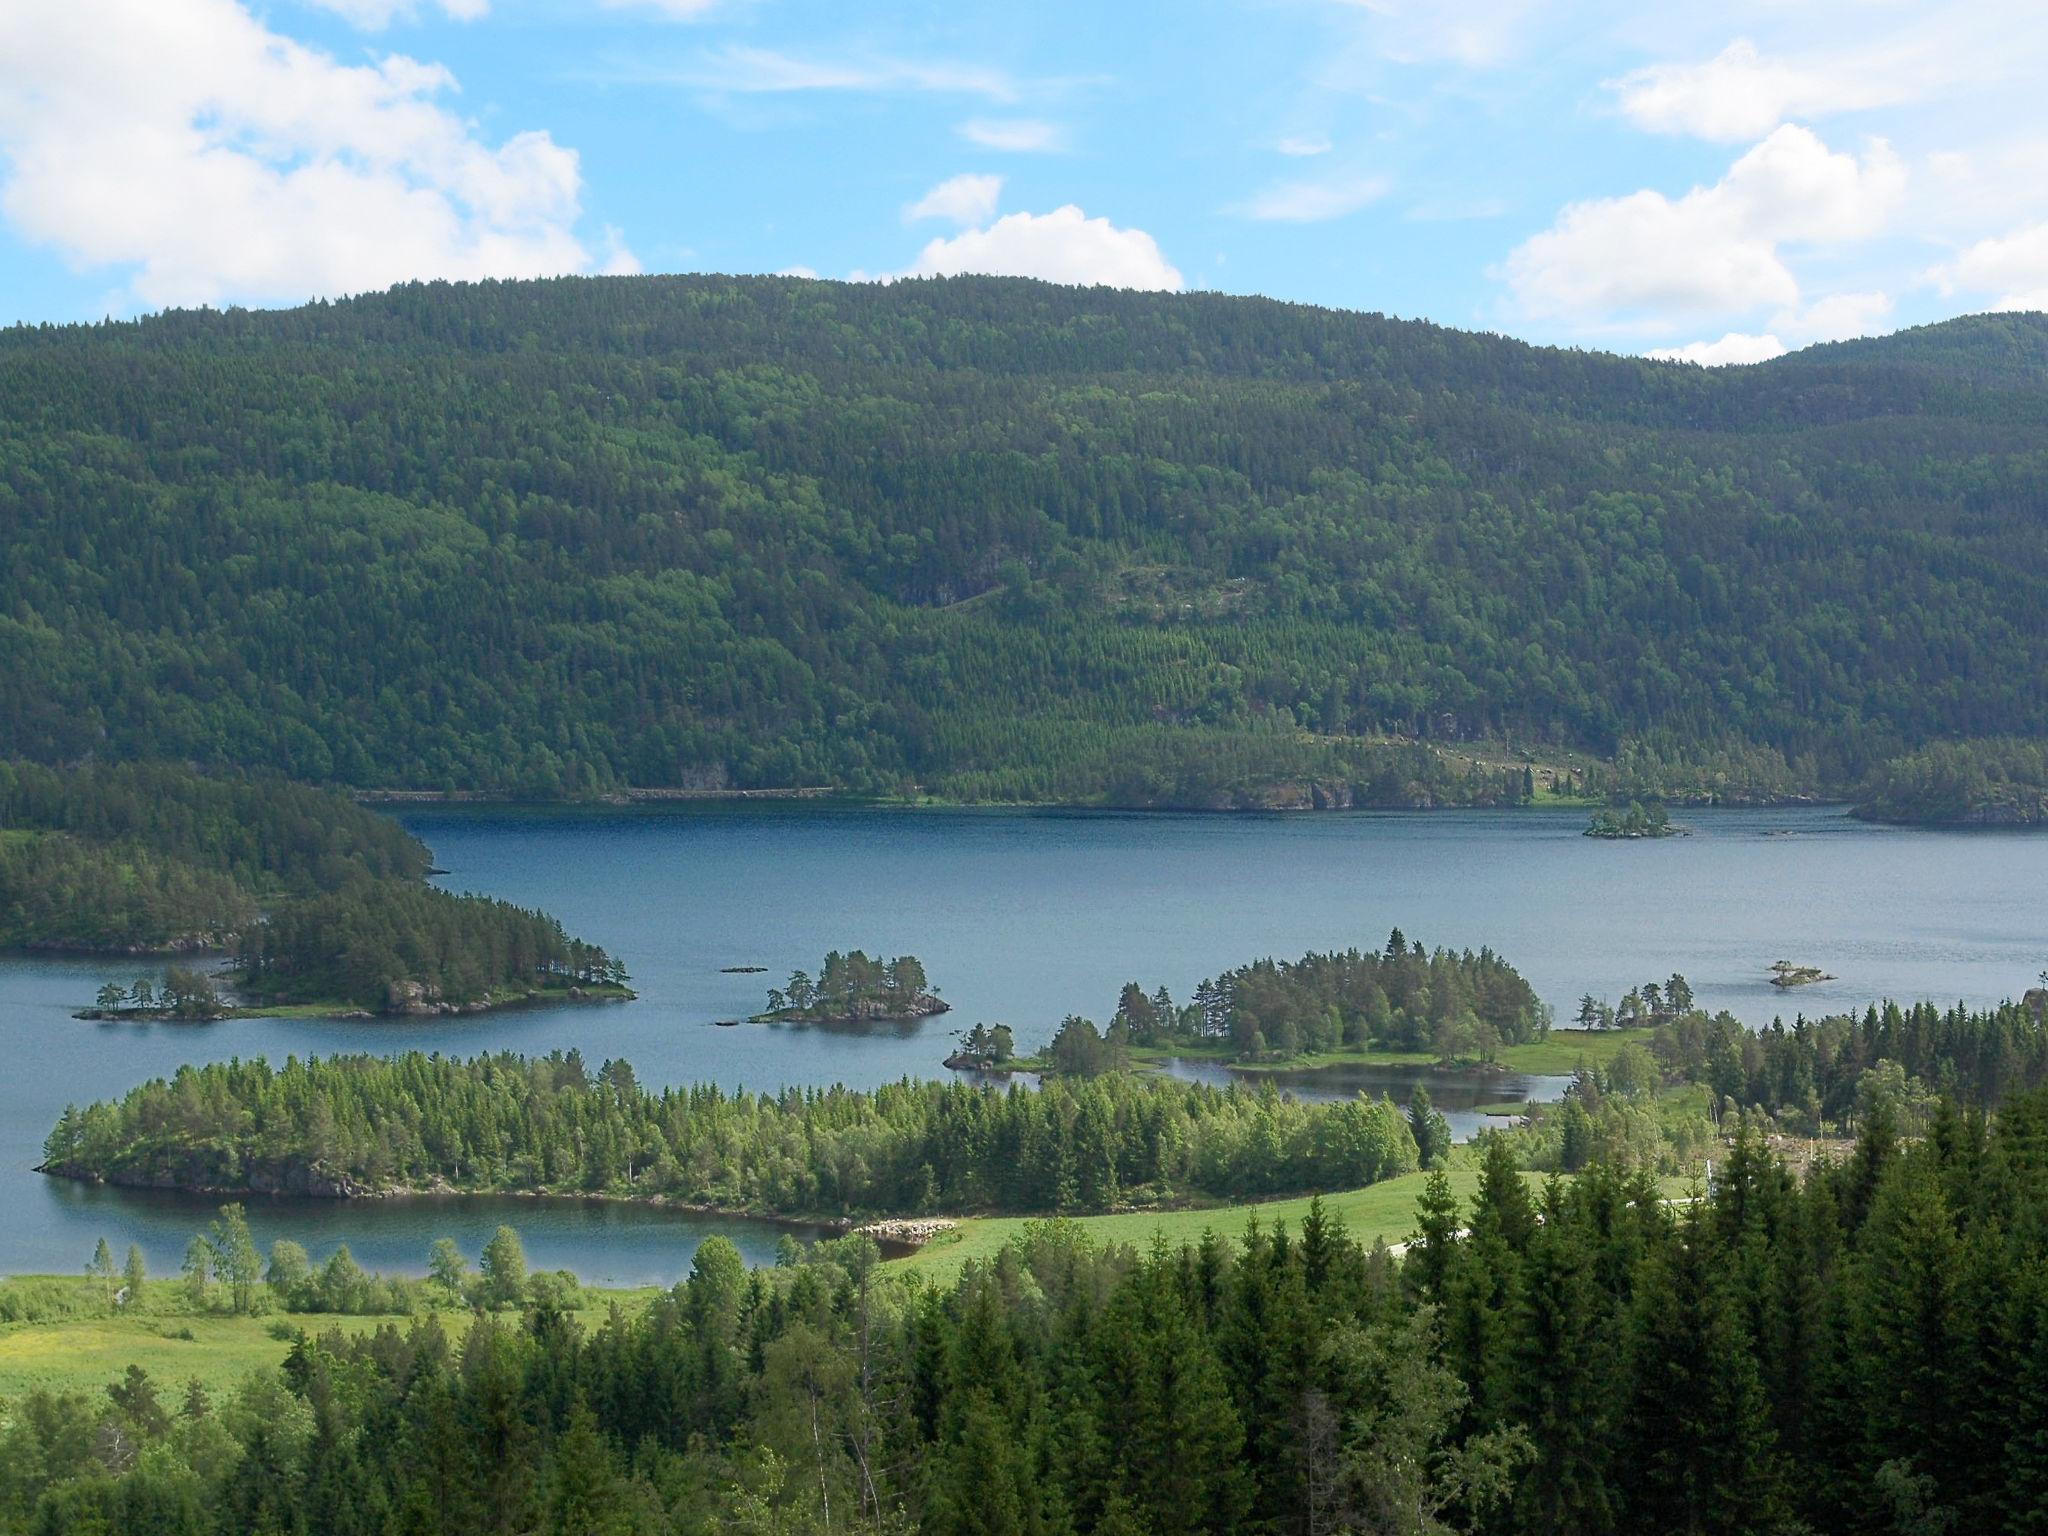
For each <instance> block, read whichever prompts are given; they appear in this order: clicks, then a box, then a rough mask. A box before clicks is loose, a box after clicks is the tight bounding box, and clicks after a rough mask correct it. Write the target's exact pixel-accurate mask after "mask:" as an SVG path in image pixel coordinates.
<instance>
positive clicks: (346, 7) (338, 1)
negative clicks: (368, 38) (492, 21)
mask: <svg viewBox="0 0 2048 1536" xmlns="http://www.w3.org/2000/svg"><path fill="white" fill-rule="evenodd" d="M307 3H308V4H311V5H316V6H318V7H319V8H320V9H321V10H323V11H332V12H333V13H334V14H335V15H337V16H339V17H340V18H341V19H342V20H343V21H345V22H347V23H348V24H349V25H350V26H352V27H359V28H361V29H362V30H363V31H365V32H381V31H383V30H384V29H385V28H386V27H388V26H390V25H391V23H392V22H394V21H411V20H412V19H413V18H414V17H416V16H418V15H419V13H420V11H421V9H422V6H421V4H420V0H307ZM436 3H437V5H438V8H439V9H440V10H441V12H442V13H443V14H444V15H447V16H451V17H453V18H454V19H455V20H457V21H475V20H476V19H477V18H478V17H480V16H483V15H484V14H486V13H487V12H488V11H489V10H490V8H491V5H490V0H436Z"/></svg>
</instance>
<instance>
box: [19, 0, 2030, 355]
mask: <svg viewBox="0 0 2048 1536" xmlns="http://www.w3.org/2000/svg"><path fill="white" fill-rule="evenodd" d="M2040 21H2041V9H2040V3H2039V0H2026V3H2015V0H1978V3H1964V4H1950V5H1945V6H1934V5H1926V4H1915V3H1904V0H1751V3H1730V4H1724V5H1712V4H1695V5H1687V6H1681V5H1651V6H1644V5H1640V4H1636V5H1623V4H1608V3H1597V0H1583V3H1571V0H1465V3H1462V4H1410V3H1408V0H1178V3H1163V0H1162V3H1152V0H1098V3H1094V4H1070V3H1065V0H1037V3H1031V4H1015V3H1011V4H979V5H976V4H958V3H955V4H950V5H939V4H929V3H887V0H872V3H868V4H860V5H855V4H847V3H837V4H828V3H820V0H317V3H316V0H267V3H265V0H61V3H52V0H0V292H4V294H5V301H4V303H0V320H30V321H40V320H57V321H62V320H78V319H93V318H98V317H99V316H101V315H105V314H120V315H127V314H135V313H140V312H145V311H148V310H151V309H156V308H161V307H164V306H166V305H175V304H196V303H213V304H224V303H247V304H280V303H292V302H297V301H299V300H301V299H304V298H307V297H310V296H312V295H315V294H337V293H345V292H352V291H360V290H362V289H366V288H376V287H382V286H385V285H386V284H388V283H390V282H393V281H397V280H400V279H402V278H406V277H430V276H448V277H475V276H484V275H506V276H513V275H530V274H535V273H542V272H566V271H585V272H596V271H636V270H638V271H650V272H652V271H701V270H710V271H739V272H775V271H798V272H804V273H811V274H816V275H820V276H824V277H831V278H849V277H850V278H856V279H870V280H871V279H879V278H886V277H890V276H894V275H898V274H905V273H913V272H950V271H997V272H1021V273H1026V274H1029V275H1036V276H1045V277H1050V278H1054V279H1058V280H1064V281H1080V282H1109V283H1115V284H1119V285H1123V286H1135V287H1169V288H1171V287H1185V288H1211V289H1222V290H1225V291H1228V292H1236V293H1263V294H1271V295H1274V296H1277V297H1281V298H1287V299H1299V300H1306V301H1311V302H1315V303H1322V304H1330V305H1336V306H1340V307H1344V308H1353V309H1371V310H1383V311H1387V312H1391V313H1394V314H1400V315H1412V316H1424V317H1427V318H1430V319H1433V320H1438V321H1441V322H1443V323H1445V324H1449V325H1457V326H1465V327H1477V328H1484V329H1492V330H1501V331H1506V332H1508V333H1510V334H1513V335H1517V336H1523V337H1527V338H1530V339H1532V340H1538V341H1546V342H1563V343H1570V344H1576V345H1588V346H1603V347H1613V348H1616V349H1620V350H1625V351H1646V350H1659V351H1669V352H1676V353H1678V354H1679V355H1686V356H1692V357H1695V358H1697V359H1700V360H1703V361H1744V360H1750V359H1753V358H1757V357H1763V356H1769V355H1772V354H1773V353H1774V352H1776V351H1779V350H1782V349H1784V348H1786V347H1789V346H1799V345H1804V344H1806V343H1809V342H1812V341H1815V340H1827V339H1833V338H1836V337H1840V336H1847V335H1856V334H1867V333H1874V332H1881V331H1884V330H1888V329H1892V328H1895V327H1897V326H1900V325H1905V324H1916V323H1920V322H1923V321H1926V320H1931V319H1938V318H1942V317H1945V316H1948V315H1953V314H1958V313H1963V312H1967V311H1970V310H1977V309H1986V308H1992V307H2022V308H2039V307H2042V306H2043V305H2044V304H2048V108H2044V106H2043V104H2042V101H2041V99H2040V97H2041V92H2040V91H2039V89H2038V86H2039V82H2040V81H2041V80H2042V79H2044V78H2048V36H2044V34H2048V28H2044V27H2043V26H2041V25H2040Z"/></svg>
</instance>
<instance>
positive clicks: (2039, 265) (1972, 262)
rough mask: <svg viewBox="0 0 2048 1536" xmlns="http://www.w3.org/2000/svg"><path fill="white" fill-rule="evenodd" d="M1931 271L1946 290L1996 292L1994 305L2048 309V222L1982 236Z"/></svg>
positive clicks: (1932, 275) (1950, 291) (1994, 293)
mask: <svg viewBox="0 0 2048 1536" xmlns="http://www.w3.org/2000/svg"><path fill="white" fill-rule="evenodd" d="M1928 275H1929V276H1930V277H1931V278H1932V279H1933V280H1934V282H1935V283H1936V284H1937V285H1938V286H1939V287H1940V289H1941V291H1942V292H1943V293H1945V294H1947V293H1954V292H1956V291H1957V290H1958V289H1962V290H1965V291H1967V292H1971V293H1988V294H1992V295H1994V297H1993V299H1992V301H1991V307H1992V308H1993V309H2043V310H2048V223H2043V224H2031V225H2028V226H2026V227H2025V228H2022V229H2016V230H2014V231H2013V232H2012V233H2011V234H2008V235H1999V236H1995V237H1993V238H1992V239H1989V240H1979V241H1978V242H1977V243H1976V244H1974V245H1971V246H1968V247H1966V248H1965V249H1964V250H1962V251H1961V252H1959V253H1958V254H1957V256H1956V258H1955V260H1953V261H1948V262H1944V263H1942V264H1941V265H1940V266H1938V267H1936V268H1934V269H1933V271H1932V272H1930V273H1929V274H1928Z"/></svg>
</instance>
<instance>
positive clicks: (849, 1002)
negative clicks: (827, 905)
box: [754, 949, 951, 1024]
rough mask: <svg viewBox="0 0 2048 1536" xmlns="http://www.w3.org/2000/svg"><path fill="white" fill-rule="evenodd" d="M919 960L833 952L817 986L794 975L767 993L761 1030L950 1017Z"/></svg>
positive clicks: (760, 1017) (806, 976) (808, 978)
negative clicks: (769, 1026)
mask: <svg viewBox="0 0 2048 1536" xmlns="http://www.w3.org/2000/svg"><path fill="white" fill-rule="evenodd" d="M950 1008H951V1004H949V1003H946V1002H944V1001H943V1000H941V998H940V997H939V991H938V988H937V987H934V986H932V985H931V983H930V982H929V980H928V979H927V978H926V976H925V973H924V966H923V964H922V963H920V962H919V960H918V958H917V956H915V955H898V956H896V958H895V959H893V960H883V959H881V958H879V957H877V958H874V959H870V958H869V957H868V955H867V953H866V951H864V950H858V949H856V950H852V951H849V952H848V953H845V954H841V953H840V952H839V951H838V950H836V949H835V950H833V951H832V952H831V953H830V954H828V955H827V956H825V960H824V963H823V964H822V965H820V966H819V967H818V976H817V979H816V980H815V981H814V980H812V979H811V976H810V974H809V973H808V972H806V971H792V972H791V973H790V977H789V982H788V984H787V985H786V986H781V987H770V988H769V989H768V1006H767V1007H766V1008H764V1009H763V1010H762V1011H761V1012H760V1013H757V1014H755V1015H754V1022H755V1023H757V1024H770V1023H773V1024H785V1023H786V1024H901V1023H907V1022H909V1021H911V1020H914V1019H926V1018H930V1017H932V1016H933V1015H934V1014H940V1013H946V1012H948V1011H949V1010H950Z"/></svg>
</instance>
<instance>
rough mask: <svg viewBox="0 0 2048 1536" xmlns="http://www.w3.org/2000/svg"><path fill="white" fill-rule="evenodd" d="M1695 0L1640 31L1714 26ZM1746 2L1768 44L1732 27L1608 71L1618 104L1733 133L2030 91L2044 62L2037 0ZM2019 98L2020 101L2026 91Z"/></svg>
mask: <svg viewBox="0 0 2048 1536" xmlns="http://www.w3.org/2000/svg"><path fill="white" fill-rule="evenodd" d="M1694 9H1695V10H1697V11H1698V12H1699V20H1698V22H1697V23H1696V24H1695V25H1693V26H1687V25H1686V21H1687V20H1688V18H1687V17H1686V15H1685V12H1684V11H1683V10H1682V9H1681V8H1678V7H1671V8H1669V11H1668V12H1659V11H1658V10H1657V9H1656V8H1649V9H1647V10H1645V11H1643V13H1642V15H1641V16H1640V17H1638V18H1637V20H1636V28H1637V31H1638V35H1641V34H1642V33H1644V32H1654V31H1656V30H1658V28H1659V25H1660V23H1670V24H1671V25H1672V27H1673V29H1674V30H1676V31H1678V32H1681V33H1683V32H1687V31H1693V32H1696V31H1697V30H1698V27H1699V26H1700V25H1704V26H1706V27H1712V26H1713V24H1714V23H1713V21H1712V19H1711V11H1712V8H1710V7H1696V8H1694ZM1724 9H1733V8H1732V7H1730V8H1724ZM1744 9H1745V10H1746V11H1747V13H1748V16H1749V18H1750V19H1751V20H1753V21H1756V22H1759V23H1761V24H1763V26H1764V27H1765V28H1766V29H1767V30H1768V32H1769V34H1770V36H1769V38H1768V41H1767V43H1766V44H1765V45H1761V46H1760V45H1759V44H1758V43H1757V42H1756V41H1755V40H1754V39H1753V38H1750V37H1737V38H1736V39H1735V40H1734V41H1732V42H1730V43H1729V44H1728V45H1727V46H1726V47H1724V48H1723V49H1722V50H1721V52H1720V53H1718V54H1716V55H1715V56H1713V57H1712V58H1709V59H1706V60H1704V61H1698V62H1695V61H1679V62H1672V61H1667V62H1660V63H1656V64H1651V65H1648V66H1646V67H1644V68H1641V69H1636V70H1632V71H1630V72H1629V73H1627V74H1625V75H1623V76H1622V77H1621V78H1620V79H1618V80H1610V81H1608V82H1607V89H1608V90H1610V91H1612V92H1613V93H1614V94H1615V96H1616V97H1617V101H1618V105H1619V107H1620V110H1621V112H1622V113H1623V115H1624V116H1626V117H1628V118H1629V119H1630V120H1631V121H1633V122H1634V123H1635V124H1636V125H1637V126H1638V127H1641V128H1646V129H1649V130H1651V131H1652V132H1657V133H1684V134H1692V135H1695V136H1698V137H1701V138H1707V139H1714V140H1718V141H1721V142H1724V143H1737V142H1741V141H1744V140H1749V139H1756V138H1760V137H1761V136H1762V135H1764V134H1766V133H1768V132H1770V131H1771V129H1773V128H1775V127H1777V126H1778V125H1779V124H1781V123H1785V122H1790V121H1795V120H1796V121H1807V122H1810V121H1813V120H1814V119H1816V118H1820V117H1826V116H1830V115H1832V114H1835V113H1842V112H1863V111H1869V110H1871V109H1872V108H1879V107H1902V106H1908V105H1915V104H1923V103H1928V102H1933V101H1943V100H1953V99H1956V98H1968V100H1969V101H1970V102H1971V103H1972V104H1973V105H1976V104H1981V103H1982V102H1983V101H1984V99H1985V98H1986V96H1987V95H1988V94H1989V93H1992V92H1994V91H1999V90H2003V89H2004V88H2006V87H2008V86H2017V87H2018V88H2019V89H2020V90H2022V91H2028V92H2031V90H2032V88H2033V84H2034V82H2035V81H2037V80H2038V78H2039V75H2040V71H2041V68H2042V67H2043V65H2044V63H2048V28H2043V27H2042V26H2041V6H2040V0H1966V3H1963V4H1947V5H1942V4H1932V3H1927V0H1907V3H1897V0H1800V3H1798V4H1797V5H1788V4H1783V3H1771V4H1763V5H1755V4H1753V5H1750V6H1747V7H1744ZM2020 105H2021V110H2022V113H2024V112H2025V110H2026V108H2027V107H2030V106H2031V101H2030V100H2028V101H2024V102H2022V103H2020ZM1968 115H1969V113H1968V111H1967V109H1966V110H1965V111H1963V112H1960V113H1953V114H1951V116H1952V117H1959V118H1964V117H1967V116H1968Z"/></svg>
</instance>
